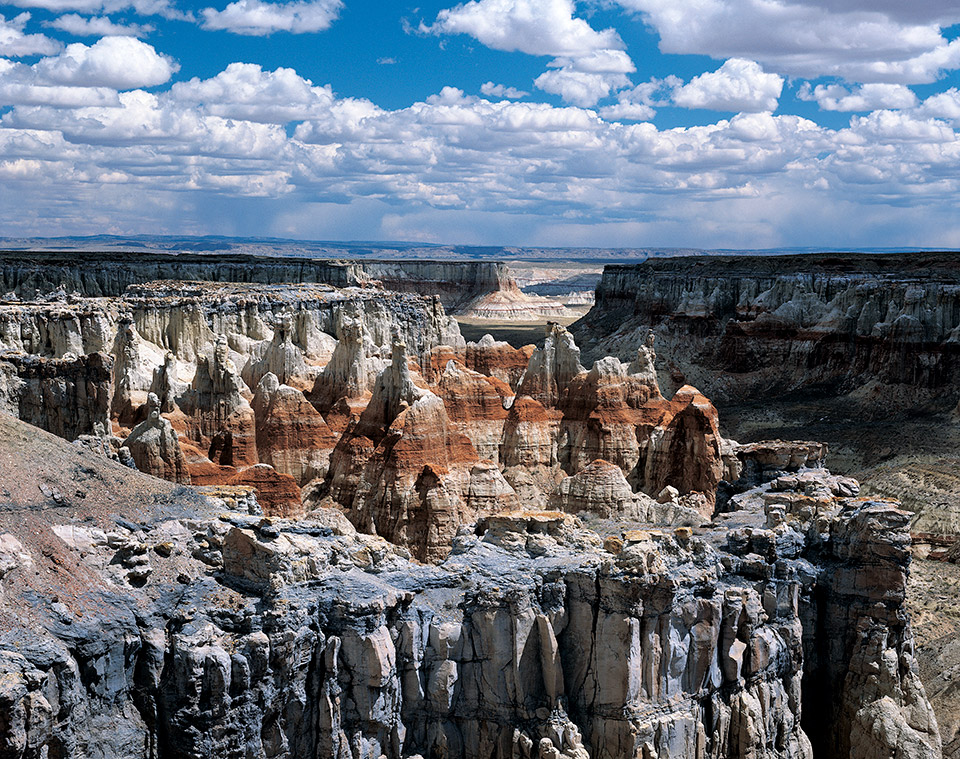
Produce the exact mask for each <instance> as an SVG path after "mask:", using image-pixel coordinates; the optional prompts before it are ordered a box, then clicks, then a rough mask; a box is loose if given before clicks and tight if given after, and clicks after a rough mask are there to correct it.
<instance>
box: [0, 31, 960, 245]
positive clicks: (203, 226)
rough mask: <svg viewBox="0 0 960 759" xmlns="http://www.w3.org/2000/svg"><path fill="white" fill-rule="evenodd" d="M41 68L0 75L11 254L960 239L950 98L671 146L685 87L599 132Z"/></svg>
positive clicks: (790, 119) (679, 132)
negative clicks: (108, 246)
mask: <svg viewBox="0 0 960 759" xmlns="http://www.w3.org/2000/svg"><path fill="white" fill-rule="evenodd" d="M130 41H131V42H136V41H135V40H130ZM138 44H144V43H138ZM93 47H95V46H93ZM93 47H91V48H87V50H91V49H93ZM146 47H149V46H146ZM58 57H59V56H58ZM44 68H49V67H43V66H41V65H40V64H39V63H38V64H35V65H34V66H28V65H26V64H24V63H15V62H12V61H6V62H3V63H0V98H4V97H10V96H9V95H8V93H13V95H14V96H15V97H11V99H10V102H11V104H12V105H13V106H14V107H13V108H11V109H9V110H7V111H6V112H5V113H4V114H3V116H2V117H0V156H2V158H0V176H2V178H3V181H2V182H0V204H2V207H3V208H4V209H5V210H7V209H10V210H9V212H8V213H6V214H4V215H3V218H2V219H0V229H2V230H6V233H10V231H11V230H13V229H14V228H16V229H19V230H27V229H32V230H35V231H34V233H37V231H42V230H43V229H50V228H52V227H53V226H58V227H59V228H61V229H63V228H71V229H82V230H87V231H101V230H102V229H107V228H111V225H114V224H116V225H120V227H121V229H119V230H118V231H121V232H129V231H133V230H137V231H138V230H144V231H147V230H150V229H153V230H169V231H171V232H181V233H182V232H184V231H196V232H210V231H217V232H222V233H228V234H229V233H231V232H233V233H237V232H239V233H246V234H263V233H270V232H271V231H273V230H274V229H276V228H275V227H274V226H272V224H273V222H271V221H270V219H271V218H272V217H273V216H274V215H276V216H277V218H278V219H279V218H280V217H283V218H284V219H286V221H285V222H284V224H285V225H286V224H289V223H292V221H291V220H294V219H324V220H328V221H329V220H332V221H329V223H330V224H332V225H333V226H332V227H326V226H324V224H326V223H327V221H325V222H324V224H321V223H320V222H317V221H311V222H310V225H312V226H310V225H308V226H305V227H298V228H297V231H296V234H298V235H314V236H320V237H322V236H324V230H325V229H331V228H332V229H337V230H341V229H345V227H344V226H343V225H342V222H338V221H336V219H337V218H349V219H350V220H351V222H350V223H351V224H352V225H353V226H354V227H357V226H363V228H365V229H369V230H370V232H369V234H370V235H371V236H373V237H376V236H387V237H389V236H394V237H395V236H404V235H403V230H412V229H417V228H421V227H422V228H423V231H422V233H423V234H427V235H429V234H439V235H440V236H441V237H447V238H448V239H449V235H451V234H452V235H454V236H456V237H457V238H458V239H461V238H470V239H475V240H477V241H480V242H497V241H498V238H499V241H501V242H503V241H510V242H517V241H519V240H520V239H521V238H525V239H528V240H533V239H535V240H539V241H544V240H548V239H551V240H555V241H560V242H562V243H564V244H576V243H575V242H574V241H576V240H583V241H584V244H587V242H586V241H590V242H592V244H621V243H624V242H625V243H627V244H630V242H631V241H632V242H633V244H636V241H639V240H641V239H642V240H644V241H645V243H647V244H674V245H678V244H679V245H688V244H705V243H710V245H711V246H717V245H735V244H740V245H745V246H747V247H756V246H758V245H761V244H763V245H777V244H780V245H782V244H786V243H792V244H818V243H820V244H829V243H832V244H843V243H844V242H846V241H847V240H848V239H849V240H851V241H853V242H857V243H859V244H871V243H872V242H873V241H875V240H880V239H882V240H884V241H886V242H887V243H888V244H900V243H903V244H907V241H908V238H909V236H910V235H914V241H916V240H923V241H930V240H933V239H934V238H933V237H931V236H930V235H932V234H936V235H937V237H936V239H937V240H946V239H957V240H960V222H958V220H956V219H955V218H954V217H955V211H952V207H953V205H954V204H955V197H956V195H957V193H958V192H960V170H958V168H957V167H958V166H960V140H958V135H957V130H956V129H955V128H954V127H952V126H951V125H950V124H949V123H947V122H946V121H944V120H943V119H947V118H952V117H951V114H960V99H958V97H957V93H956V91H955V90H950V91H947V92H944V93H941V96H934V97H931V98H928V99H927V101H925V102H924V103H923V104H921V105H919V106H917V107H916V108H913V109H910V110H909V111H902V112H896V111H890V110H877V111H875V112H873V113H871V114H869V115H868V116H862V117H860V116H857V117H854V118H853V119H851V121H850V126H849V127H848V128H845V129H840V130H833V129H827V128H823V127H820V126H818V125H817V124H815V123H813V122H811V121H809V120H807V119H803V118H800V117H798V116H793V115H776V116H775V115H772V114H771V113H767V112H761V113H741V114H739V115H737V116H734V117H732V118H729V119H723V120H719V121H717V122H716V123H712V124H706V125H703V126H692V127H686V128H671V129H666V128H658V127H657V126H656V125H655V124H652V123H649V122H646V121H644V120H643V118H645V117H649V115H650V114H649V113H648V112H647V111H646V110H645V109H649V111H653V110H655V109H656V108H658V107H661V106H662V105H664V104H667V103H669V102H670V98H671V97H672V95H673V93H674V92H675V91H677V90H679V89H680V88H681V86H682V83H681V82H680V81H679V80H677V79H676V78H668V79H665V80H657V79H653V80H650V81H648V82H645V83H642V84H640V85H638V86H636V87H632V88H624V89H623V90H621V91H620V92H619V93H618V95H617V102H616V104H614V105H610V106H608V107H607V108H604V109H601V111H600V113H599V114H598V113H596V112H594V111H592V110H587V109H585V108H577V107H555V106H552V105H549V104H547V103H536V102H529V101H522V102H512V101H510V100H507V99H505V100H488V99H484V98H481V97H477V96H470V95H466V94H464V92H463V91H462V90H460V89H457V88H454V87H448V88H444V89H443V90H441V91H440V92H439V93H437V94H436V95H434V96H432V97H429V98H426V99H424V100H422V101H420V102H416V103H413V104H411V105H410V106H409V107H406V108H400V109H396V110H386V109H383V108H379V107H378V106H376V105H375V104H373V103H371V102H369V101H366V100H360V99H349V98H340V97H337V96H336V95H335V94H334V93H333V92H332V90H331V89H330V87H329V86H318V85H315V84H313V83H312V82H311V81H310V80H308V79H306V78H304V77H302V76H300V75H299V74H297V73H296V72H295V71H293V70H291V69H283V68H281V69H277V70H275V71H264V70H263V69H262V68H261V67H260V66H257V65H254V64H241V63H235V64H231V65H229V66H227V68H226V69H225V70H224V71H222V72H221V73H220V74H218V75H216V76H214V77H211V78H208V79H199V78H195V79H191V80H189V81H186V82H179V83H174V84H172V85H169V86H168V87H165V88H163V89H162V91H154V92H145V91H143V90H139V89H136V90H132V91H127V92H121V93H119V94H117V93H116V92H114V91H113V90H112V89H110V88H107V87H101V88H99V89H98V88H96V87H74V86H69V85H68V84H64V83H63V82H57V81H54V80H53V79H51V78H50V76H49V71H48V72H47V73H46V74H42V72H41V70H42V69H44ZM722 69H723V67H721V70H722ZM54 70H56V68H55V67H54ZM584 73H587V72H584ZM42 76H46V77H47V78H42ZM750 81H754V82H755V80H754V79H750ZM114 84H115V85H119V83H118V82H114ZM491 87H493V88H495V87H497V85H496V84H492V85H491ZM488 89H490V88H488ZM854 91H855V90H853V89H850V92H854ZM713 94H714V95H716V92H714V93H713ZM754 94H755V93H754ZM768 95H769V93H768ZM729 99H730V98H729V97H728V101H729ZM759 99H760V100H762V97H761V98H759ZM754 100H755V101H756V100H757V98H755V99H754ZM608 109H609V110H608ZM616 109H619V110H616ZM934 116H937V117H938V118H933V117H934ZM611 120H614V121H611ZM620 120H623V121H624V122H630V121H635V122H636V123H620ZM290 122H296V127H295V128H293V129H292V130H291V129H290V127H289V126H288V124H289V123H290ZM225 198H228V199H229V200H224V199H225ZM265 199H269V200H265ZM333 204H336V207H337V209H338V210H337V211H336V212H331V211H330V210H329V209H330V207H331V206H332V205H333ZM951 211H952V213H953V216H951ZM810 218H817V219H818V220H825V221H823V222H821V223H818V224H817V225H813V226H811V225H810V224H809V219H810ZM278 223H279V222H278ZM231 224H232V225H236V226H232V227H231V226H229V225H231ZM338 224H341V226H337V225H338ZM829 224H834V226H832V227H829ZM220 225H227V226H220ZM825 225H828V227H826V228H825ZM878 229H879V230H881V232H877V231H876V230H878ZM304 230H309V231H304ZM277 231H280V232H281V233H282V234H288V228H287V226H284V227H283V230H282V231H281V230H279V229H277ZM0 233H2V232H0ZM346 234H347V233H346V232H344V235H346ZM877 235H880V236H879V237H878V236H877ZM924 235H927V236H924ZM951 235H952V236H953V237H951ZM618 236H622V238H623V239H622V240H621V241H620V242H617V240H618ZM818 236H820V237H818ZM828 237H829V239H827V238H828ZM811 241H812V242H811ZM864 241H866V242H864ZM921 244H922V243H921ZM931 244H932V243H931Z"/></svg>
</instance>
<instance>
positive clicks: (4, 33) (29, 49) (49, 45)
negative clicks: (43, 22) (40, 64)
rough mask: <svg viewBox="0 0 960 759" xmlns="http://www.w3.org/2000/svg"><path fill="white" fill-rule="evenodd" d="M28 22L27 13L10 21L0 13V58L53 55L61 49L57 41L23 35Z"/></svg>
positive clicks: (28, 15)
mask: <svg viewBox="0 0 960 759" xmlns="http://www.w3.org/2000/svg"><path fill="white" fill-rule="evenodd" d="M29 20H30V14H29V13H21V14H19V15H18V16H14V17H13V18H11V19H8V18H6V17H5V16H4V15H3V14H2V13H0V56H6V57H8V58H22V57H24V56H28V55H53V54H55V53H57V52H59V51H60V49H61V48H62V47H63V45H61V44H60V43H59V42H58V41H57V40H54V39H50V38H49V37H46V36H44V35H43V34H24V31H23V28H24V27H25V26H26V25H27V21H29Z"/></svg>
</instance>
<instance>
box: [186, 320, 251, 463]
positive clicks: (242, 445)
mask: <svg viewBox="0 0 960 759" xmlns="http://www.w3.org/2000/svg"><path fill="white" fill-rule="evenodd" d="M249 394H250V390H249V389H248V388H247V386H246V385H244V383H243V380H242V379H240V372H239V371H237V367H236V366H235V365H234V363H233V361H231V360H230V357H229V353H228V348H227V339H226V338H225V337H223V336H221V337H220V338H218V339H217V343H216V347H215V348H214V350H213V353H212V354H211V355H209V356H201V357H200V360H199V362H198V364H197V373H196V375H195V377H194V379H193V384H192V385H191V386H190V389H189V390H188V391H187V393H185V394H184V396H183V398H181V399H180V401H179V405H180V408H181V409H182V410H183V412H184V413H185V414H186V417H185V421H184V425H185V428H186V437H187V438H188V439H189V440H191V441H194V442H195V443H196V444H197V445H199V446H200V447H201V449H202V450H203V449H206V450H209V454H208V457H209V458H210V459H211V460H212V461H214V462H215V463H218V464H222V465H224V466H234V467H243V466H252V465H254V464H256V463H257V462H258V459H257V442H256V421H255V419H254V416H253V409H252V408H251V407H250V403H249V402H248V401H247V398H246V397H245V396H247V395H249Z"/></svg>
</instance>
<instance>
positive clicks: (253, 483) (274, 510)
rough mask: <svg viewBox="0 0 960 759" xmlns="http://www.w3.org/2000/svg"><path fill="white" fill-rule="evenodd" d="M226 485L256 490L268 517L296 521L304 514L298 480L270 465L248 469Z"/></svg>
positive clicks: (258, 500) (234, 476)
mask: <svg viewBox="0 0 960 759" xmlns="http://www.w3.org/2000/svg"><path fill="white" fill-rule="evenodd" d="M226 484H227V485H228V486H245V487H252V488H254V489H255V490H256V491H257V503H258V504H259V505H260V507H261V508H262V509H263V513H264V514H266V515H267V516H268V517H286V518H290V519H296V518H298V517H302V516H303V514H304V508H303V500H302V498H301V495H300V488H299V487H297V482H296V480H295V479H294V478H293V477H291V476H290V475H289V474H282V473H281V472H278V471H277V470H276V469H274V468H273V467H272V466H270V465H269V464H255V465H254V466H250V467H247V468H246V469H243V470H241V471H240V472H238V473H237V474H235V475H233V477H231V478H230V479H228V480H227V482H226Z"/></svg>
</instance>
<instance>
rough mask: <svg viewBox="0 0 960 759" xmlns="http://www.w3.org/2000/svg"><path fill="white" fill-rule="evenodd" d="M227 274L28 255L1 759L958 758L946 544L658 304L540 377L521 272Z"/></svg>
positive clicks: (544, 351) (12, 439) (1, 551)
mask: <svg viewBox="0 0 960 759" xmlns="http://www.w3.org/2000/svg"><path fill="white" fill-rule="evenodd" d="M170 259H173V260H170ZM218 259H219V257H218V258H217V259H214V258H212V257H209V256H199V255H197V256H193V257H190V256H187V257H182V256H176V257H169V259H168V258H164V257H163V256H160V255H156V256H154V257H152V258H151V257H150V256H147V257H145V259H144V260H141V259H140V258H136V259H134V258H131V257H127V258H126V260H124V259H123V257H117V259H116V260H112V261H111V260H105V261H103V265H102V266H96V267H92V266H90V262H89V261H83V260H80V261H74V262H65V261H64V260H63V258H62V256H59V257H58V255H55V254H47V255H38V256H35V257H33V258H29V257H23V258H22V259H21V258H14V257H11V256H7V257H5V258H4V260H3V261H2V266H0V272H2V277H3V286H4V289H6V290H7V291H8V293H9V294H8V295H7V297H6V298H5V299H4V300H3V302H2V303H0V411H2V412H3V413H2V414H0V432H2V434H0V464H2V467H0V473H2V477H0V488H2V490H0V609H2V613H0V757H4V759H6V757H8V756H9V757H16V758H17V759H20V758H21V757H24V758H27V757H29V758H30V759H33V757H50V756H58V757H81V756H83V757H87V756H102V757H104V758H105V759H106V758H107V757H111V758H112V757H158V758H159V757H188V756H189V757H199V756H217V757H221V756H222V757H238V758H239V757H302V756H323V757H337V758H338V759H348V758H349V759H368V758H369V759H380V757H389V758H391V759H392V758H393V757H397V758H398V759H399V758H401V757H405V758H406V757H409V759H414V758H415V757H420V758H421V759H430V758H432V757H437V758H439V757H456V758H462V759H474V758H476V759H479V758H480V757H537V758H546V757H550V758H551V759H553V758H557V759H559V758H560V757H569V758H570V759H589V758H590V757H593V758H594V759H600V758H610V759H613V758H614V757H637V759H651V758H652V757H664V756H671V757H691V758H693V757H697V758H700V757H715V758H716V759H720V758H721V757H743V758H744V759H746V758H747V757H759V756H770V757H782V758H783V759H788V758H789V759H793V758H801V757H802V758H804V759H807V758H810V759H812V758H813V757H833V756H850V757H858V758H859V757H863V759H872V757H888V756H911V757H914V756H916V757H921V758H924V759H925V758H926V757H930V758H931V759H934V758H938V757H941V756H943V755H944V751H943V745H942V741H941V736H940V731H939V727H938V720H937V718H938V716H939V715H938V714H936V713H935V711H934V707H933V706H932V705H931V702H930V700H929V699H928V697H927V695H926V692H925V689H924V684H923V682H922V681H921V679H920V675H919V669H918V667H919V665H918V661H917V657H916V653H915V651H914V643H913V634H912V631H911V622H910V616H909V613H908V597H907V596H908V578H909V567H910V563H911V534H910V525H911V515H910V514H909V513H908V512H906V511H904V510H902V509H901V508H900V507H899V504H897V503H896V502H895V501H891V500H889V499H884V498H879V497H873V496H870V495H867V494H866V493H865V492H861V486H860V484H859V483H858V482H857V481H856V480H854V479H852V478H850V477H847V476H840V475H835V474H831V472H830V471H829V470H827V469H826V468H825V465H824V464H825V459H826V455H827V449H826V446H824V445H823V444H821V443H818V442H812V441H809V440H807V441H800V442H790V441H786V442H784V441H782V440H768V441H763V442H755V443H751V444H743V445H742V444H740V443H738V442H736V441H735V440H732V439H728V438H727V437H725V435H724V433H723V429H724V427H723V425H722V417H721V414H720V413H718V411H717V408H716V407H715V405H714V403H713V402H712V401H711V400H710V398H712V393H713V392H714V391H715V390H716V388H714V387H712V386H711V388H710V389H709V390H705V387H704V386H702V385H701V384H700V380H701V379H702V380H708V379H709V377H708V375H706V374H703V375H702V376H700V375H695V373H694V372H693V371H690V372H689V373H684V374H683V376H680V375H679V374H678V372H677V366H678V365H679V364H678V363H677V360H678V359H677V358H676V357H675V353H674V351H675V348H676V344H677V343H678V342H679V338H677V337H676V336H675V335H673V334H672V333H670V332H669V330H666V331H665V330H664V328H663V326H662V325H661V324H659V323H655V322H650V321H649V320H648V322H647V323H642V319H643V318H646V313H645V312H642V311H640V310H637V311H635V312H634V313H633V316H634V317H636V320H635V322H629V323H628V326H629V330H630V331H629V333H624V332H622V331H621V333H619V334H618V335H613V336H611V334H610V332H609V331H604V330H605V329H606V328H607V326H609V325H613V324H615V323H616V322H615V321H614V317H613V315H612V314H613V313H614V311H613V310H612V309H615V308H618V307H620V306H619V305H617V304H618V303H622V302H625V301H626V300H627V296H626V293H627V291H628V289H629V287H633V286H634V284H633V283H627V282H626V279H624V277H625V275H622V274H617V272H616V271H614V272H613V274H611V275H610V276H612V277H615V276H619V277H620V278H621V279H620V280H617V279H615V280H610V281H616V282H620V281H621V280H623V284H621V285H619V287H620V289H619V290H618V289H615V288H614V287H613V286H612V285H611V284H610V281H608V278H607V274H606V273H605V275H604V280H603V281H602V282H601V285H600V287H599V288H598V294H597V305H596V307H595V308H594V310H593V311H592V312H591V314H590V315H589V316H588V317H587V318H586V319H585V320H582V321H581V322H579V323H578V324H577V325H575V326H574V327H573V328H572V329H571V330H567V329H566V328H565V327H563V326H562V325H560V324H558V323H555V322H549V323H547V324H546V326H545V327H544V328H543V332H542V337H541V339H540V340H539V341H538V343H537V344H536V345H527V346H523V347H515V346H513V345H510V344H508V343H506V342H501V341H498V340H496V339H494V338H493V337H490V336H485V337H483V338H482V339H480V340H477V341H472V342H468V341H466V340H465V339H464V338H463V337H462V335H461V332H460V330H459V327H458V325H457V322H456V321H455V320H454V319H453V318H452V317H451V316H450V313H454V312H455V313H469V312H470V309H471V308H475V307H476V306H477V304H481V305H482V306H483V307H490V306H491V304H493V305H495V306H496V305H498V304H504V303H506V304H510V303H520V302H526V303H527V304H528V305H529V304H530V303H532V304H533V305H532V306H531V308H532V309H534V311H536V308H538V305H537V301H536V300H526V301H524V300H523V299H519V300H512V299H513V298H514V297H515V295H514V294H515V293H520V291H519V289H518V288H517V287H516V283H515V282H513V280H512V278H511V277H510V275H509V272H508V270H507V269H506V268H505V267H502V266H498V265H495V264H490V263H487V262H483V265H480V263H477V264H475V265H474V264H463V265H461V264H460V263H457V264H453V263H449V262H448V263H434V262H422V261H416V262H370V261H362V262H320V261H310V262H305V261H302V260H285V259H279V260H278V259H256V260H255V261H252V260H236V261H235V260H232V259H231V257H229V256H227V257H225V258H224V260H223V261H219V262H218ZM608 268H609V267H608ZM613 268H614V269H616V267H613ZM631 276H632V275H631ZM438 283H439V284H438ZM604 283H606V284H604ZM605 288H606V289H605ZM711 292H712V290H711ZM498 293H499V294H498ZM741 299H742V298H741ZM738 302H739V300H738ZM509 308H510V307H509V306H508V307H507V312H508V313H509ZM493 311H496V312H497V313H498V314H499V315H500V316H503V314H504V311H503V309H498V308H494V309H493ZM545 313H547V314H548V313H549V312H548V311H547V312H539V316H541V317H543V316H544V315H545ZM678 313H679V312H678ZM618 318H620V320H621V323H627V322H626V318H625V315H624V314H621V316H620V317H618ZM591 324H592V325H593V326H590V325H591ZM651 328H652V329H651ZM951 329H952V328H951ZM591 330H592V331H591ZM896 334H899V332H898V333H896ZM691 342H692V341H691ZM608 346H609V347H612V348H613V350H610V351H608V352H609V353H610V355H599V354H600V353H602V352H603V351H604V350H605V349H606V348H607V347H608ZM581 348H583V350H581ZM933 374H935V372H934V373H933ZM931 376H933V375H932V374H931ZM910 377H912V378H914V379H915V378H916V375H915V374H911V375H910ZM694 378H695V379H696V380H697V381H696V382H693V381H692V380H693V379H694ZM688 380H690V381H688ZM662 388H669V391H668V392H666V393H665V392H663V391H662ZM702 390H703V391H704V392H701V391H702ZM720 395H721V397H722V393H721V394H720ZM948 737H949V738H950V740H952V739H953V733H952V732H951V733H950V735H949V736H948ZM951 750H952V749H951Z"/></svg>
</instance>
